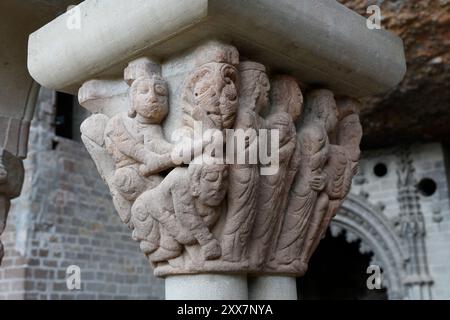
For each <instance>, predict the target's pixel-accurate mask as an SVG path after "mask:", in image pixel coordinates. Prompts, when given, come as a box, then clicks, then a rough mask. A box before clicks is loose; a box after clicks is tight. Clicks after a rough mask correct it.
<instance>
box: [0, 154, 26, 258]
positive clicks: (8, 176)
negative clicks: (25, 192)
mask: <svg viewBox="0 0 450 320" xmlns="http://www.w3.org/2000/svg"><path fill="white" fill-rule="evenodd" d="M23 176H24V169H23V164H22V160H20V159H18V158H17V157H15V156H14V155H12V154H11V153H10V152H8V151H6V150H4V149H2V148H0V235H1V234H2V233H3V231H4V230H5V227H6V218H7V217H8V211H9V207H10V204H11V200H12V199H14V198H16V197H18V196H19V194H20V190H21V188H22V183H23ZM3 253H4V251H3V244H2V243H1V242H0V264H1V261H2V258H3Z"/></svg>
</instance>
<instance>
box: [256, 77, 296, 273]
mask: <svg viewBox="0 0 450 320" xmlns="http://www.w3.org/2000/svg"><path fill="white" fill-rule="evenodd" d="M271 87H272V90H271V112H270V114H269V116H268V117H266V121H265V124H266V125H265V126H266V129H268V130H269V131H270V130H278V134H279V136H278V137H279V150H277V152H278V153H279V156H278V160H279V161H278V171H277V173H276V174H271V175H261V176H260V180H259V186H258V190H259V192H258V203H257V214H256V216H255V221H254V226H253V231H252V239H251V246H250V248H251V250H250V257H251V259H250V260H251V261H250V263H251V269H255V270H260V269H262V267H263V264H264V263H265V262H267V261H268V259H269V255H270V249H271V247H272V246H273V243H274V242H275V241H276V238H275V236H277V235H278V233H279V232H280V230H279V229H280V222H281V221H282V219H281V218H282V216H283V214H284V210H283V209H284V208H283V207H284V205H285V202H286V199H287V195H288V193H289V189H290V187H291V184H292V181H293V179H294V176H295V172H296V169H297V168H296V167H297V162H298V156H297V157H296V158H294V157H295V154H294V152H295V150H296V144H297V132H296V128H295V121H297V119H298V118H299V116H300V114H301V111H302V108H303V96H302V93H301V91H300V87H299V86H298V84H297V81H296V79H295V78H293V77H290V76H277V77H275V78H274V79H272V81H271ZM269 136H270V132H269ZM260 143H261V141H260ZM267 143H269V141H268V142H267Z"/></svg>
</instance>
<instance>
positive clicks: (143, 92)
mask: <svg viewBox="0 0 450 320" xmlns="http://www.w3.org/2000/svg"><path fill="white" fill-rule="evenodd" d="M138 93H139V94H147V93H148V87H140V88H139V90H138Z"/></svg>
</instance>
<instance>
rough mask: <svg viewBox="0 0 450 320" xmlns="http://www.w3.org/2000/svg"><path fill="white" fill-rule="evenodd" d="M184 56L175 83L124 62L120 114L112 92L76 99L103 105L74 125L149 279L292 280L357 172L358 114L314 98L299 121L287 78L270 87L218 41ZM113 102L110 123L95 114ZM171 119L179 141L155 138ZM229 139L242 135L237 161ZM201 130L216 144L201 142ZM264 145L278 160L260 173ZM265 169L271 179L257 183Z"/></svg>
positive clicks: (294, 89) (354, 107)
mask: <svg viewBox="0 0 450 320" xmlns="http://www.w3.org/2000/svg"><path fill="white" fill-rule="evenodd" d="M193 49H194V50H192V51H190V53H189V54H186V57H188V58H186V59H187V60H186V61H187V62H186V64H185V65H184V66H183V68H185V69H186V70H185V71H184V72H179V73H176V77H173V76H171V77H169V78H166V77H165V76H164V77H163V74H164V72H163V71H162V70H161V66H160V65H159V64H158V63H156V62H155V61H154V60H152V59H149V58H139V59H137V60H134V61H132V62H130V63H129V65H128V67H127V68H126V69H125V72H124V81H125V83H126V85H128V87H127V88H128V89H127V90H128V95H129V100H128V102H127V103H123V105H120V103H119V102H120V101H124V100H123V86H122V85H121V84H115V85H114V86H111V84H110V83H109V84H108V83H107V82H106V81H104V80H95V81H93V82H88V83H85V85H84V86H83V87H82V89H81V90H80V101H81V103H82V104H83V102H84V101H88V100H89V95H90V94H91V95H94V96H95V99H91V100H89V101H90V102H89V103H90V104H92V103H93V102H92V101H94V102H97V103H101V104H102V107H95V106H94V107H92V106H89V107H90V108H91V109H92V110H96V112H99V113H96V114H93V115H92V116H90V117H89V118H88V119H86V120H85V122H84V123H83V124H82V127H81V129H82V139H83V141H84V143H85V145H86V147H87V149H88V151H89V152H90V154H91V155H92V157H93V159H94V161H95V163H96V165H97V167H98V169H99V171H100V173H101V175H102V177H103V179H104V180H105V182H106V183H107V185H108V187H109V189H110V191H111V194H112V196H113V201H114V204H115V207H116V209H117V211H118V213H119V216H120V218H121V219H122V221H123V222H124V223H126V224H127V225H128V226H129V227H130V228H131V229H132V237H133V239H135V240H136V241H138V242H139V245H140V249H141V251H142V252H143V253H144V254H145V255H146V256H147V258H148V259H149V262H150V263H151V265H152V266H153V267H154V269H155V274H156V275H158V276H168V275H172V274H195V273H249V274H284V275H286V274H288V275H293V276H299V275H302V274H303V273H304V272H305V271H306V269H307V264H308V260H309V258H310V256H311V254H312V252H313V251H314V249H315V247H316V246H317V245H318V243H319V241H320V238H321V237H322V236H323V234H324V232H325V230H326V229H327V227H328V224H329V223H330V220H331V219H332V217H333V216H334V214H335V213H336V210H337V208H338V207H339V205H340V204H341V203H342V201H343V199H344V198H345V196H346V195H347V193H348V191H349V188H350V184H351V180H352V178H353V176H354V174H355V173H356V171H357V164H358V159H359V142H360V140H361V134H362V131H361V126H360V123H359V116H358V102H357V101H355V100H352V99H349V98H345V97H343V98H339V99H337V100H336V99H335V97H334V94H333V92H331V91H330V90H326V89H316V90H311V91H310V92H309V94H308V95H307V99H306V104H305V106H306V107H305V111H303V95H302V92H301V90H300V87H299V85H298V82H297V80H296V78H294V77H292V76H288V75H278V76H274V77H272V78H269V74H268V72H267V70H266V68H265V66H264V65H263V64H261V63H258V62H254V61H242V62H240V61H239V53H238V50H237V49H236V48H235V47H233V46H231V45H228V44H224V43H221V42H218V41H213V42H207V43H205V44H201V45H199V46H198V47H197V48H193ZM183 61H184V60H183ZM181 78H182V79H181ZM107 85H108V86H109V87H108V88H113V87H114V88H117V93H115V92H108V93H105V90H106V89H105V88H106V86H107ZM111 90H112V89H111ZM111 90H110V91H111ZM106 91H108V90H106ZM96 93H97V94H96ZM102 95H104V96H105V99H104V101H101V100H102ZM114 95H116V96H117V97H120V99H119V98H117V99H116V100H114V101H116V102H115V103H116V105H115V110H116V109H117V110H120V111H118V112H116V113H115V114H106V113H103V111H102V110H106V109H105V108H104V105H105V103H106V101H107V100H106V98H107V99H111V97H114ZM108 101H109V100H108ZM117 101H119V102H117ZM172 112H173V114H176V115H177V116H178V117H182V121H180V122H179V126H178V127H176V128H175V129H177V130H179V133H181V139H179V140H177V141H175V140H173V139H168V137H166V135H168V134H170V133H171V132H165V130H166V128H167V124H166V117H167V115H170V114H171V113H172ZM169 118H170V117H169ZM170 121H172V120H170ZM198 127H200V131H199V132H196V130H198ZM230 129H232V130H234V131H233V133H236V132H241V133H242V138H243V141H241V142H242V146H243V150H240V149H239V148H235V147H236V145H239V141H238V140H239V135H238V134H235V135H232V136H231V137H232V138H231V139H233V140H229V139H228V131H229V130H230ZM171 130H174V129H173V128H172V127H171ZM211 130H212V131H214V132H215V134H217V133H220V134H222V135H223V137H224V136H226V138H223V139H213V140H211V139H210V137H209V136H207V135H206V132H207V131H211ZM263 130H267V131H263ZM263 132H265V133H267V135H266V134H262V133H263ZM273 137H276V139H275V140H274V138H273ZM235 140H236V141H235ZM235 142H236V143H235ZM274 142H276V145H278V149H277V150H276V152H277V155H278V156H277V157H276V158H273V159H275V160H271V163H269V164H268V163H266V162H263V161H262V158H261V150H268V149H270V148H268V147H267V144H269V145H271V144H273V143H274ZM228 148H231V155H232V157H231V158H232V159H230V158H229V157H228V155H229V154H230V152H229V151H230V150H228ZM233 148H235V149H233ZM225 149H226V154H227V156H224V152H222V151H224V150H225ZM211 151H212V152H211ZM240 151H242V153H243V154H237V153H239V152H240ZM242 159H244V161H243V162H242V161H241V160H242ZM230 160H231V161H230ZM268 165H270V166H276V167H277V170H276V172H274V173H272V174H263V171H261V169H263V168H265V167H266V166H268Z"/></svg>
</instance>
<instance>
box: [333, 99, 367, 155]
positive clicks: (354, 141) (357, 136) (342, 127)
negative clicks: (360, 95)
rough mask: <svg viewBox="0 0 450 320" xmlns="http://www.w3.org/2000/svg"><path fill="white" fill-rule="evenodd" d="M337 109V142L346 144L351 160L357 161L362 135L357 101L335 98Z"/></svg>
mask: <svg viewBox="0 0 450 320" xmlns="http://www.w3.org/2000/svg"><path fill="white" fill-rule="evenodd" d="M337 105H338V109H339V124H338V126H337V142H338V144H339V145H342V146H347V147H348V148H347V149H348V150H349V151H350V155H351V157H352V160H353V161H357V160H358V159H359V156H360V154H361V151H360V149H359V144H360V143H361V138H362V135H363V130H362V126H361V122H360V119H359V109H360V103H359V101H357V100H355V99H352V98H341V99H338V100H337Z"/></svg>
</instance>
